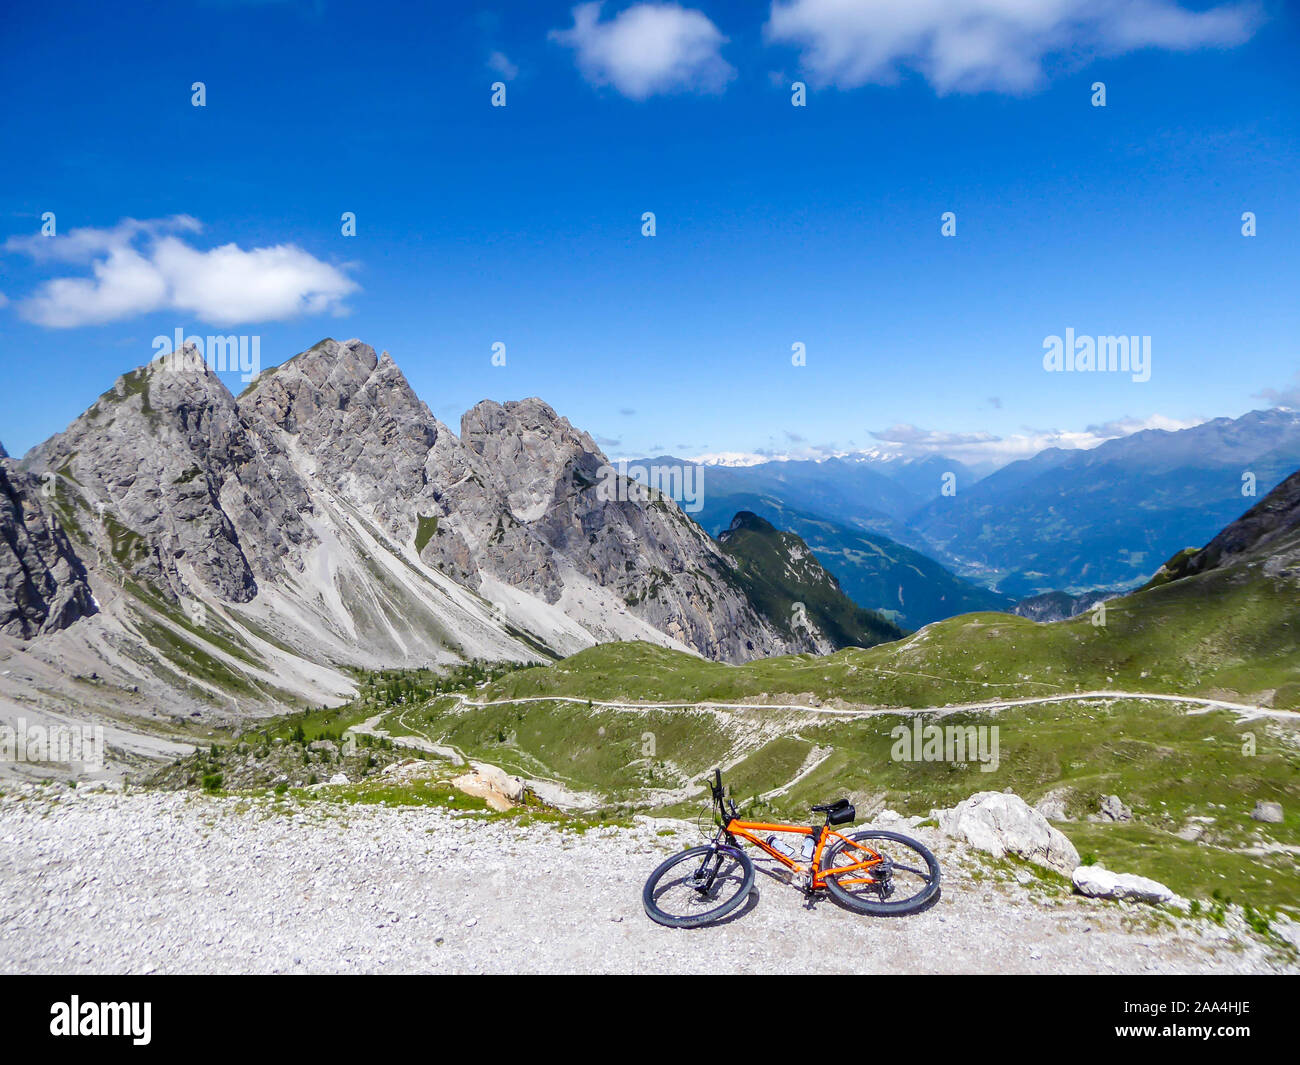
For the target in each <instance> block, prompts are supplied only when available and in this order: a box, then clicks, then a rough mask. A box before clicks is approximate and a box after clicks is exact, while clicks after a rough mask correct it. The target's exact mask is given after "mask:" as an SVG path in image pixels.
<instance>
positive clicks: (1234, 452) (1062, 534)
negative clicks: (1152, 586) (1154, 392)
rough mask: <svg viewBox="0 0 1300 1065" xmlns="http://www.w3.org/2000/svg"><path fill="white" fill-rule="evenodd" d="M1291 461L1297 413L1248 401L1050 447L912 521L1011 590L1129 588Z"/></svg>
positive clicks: (1196, 540) (1299, 449) (1298, 435)
mask: <svg viewBox="0 0 1300 1065" xmlns="http://www.w3.org/2000/svg"><path fill="white" fill-rule="evenodd" d="M1297 468H1300V414H1298V413H1296V412H1294V411H1288V410H1282V409H1276V410H1265V411H1253V412H1251V413H1249V414H1246V415H1243V416H1242V417H1240V418H1237V419H1235V420H1234V419H1229V418H1216V419H1215V420H1214V421H1209V422H1204V423H1202V424H1201V425H1197V426H1194V427H1192V428H1190V429H1183V430H1179V431H1174V432H1171V431H1167V430H1160V429H1150V430H1146V431H1144V432H1139V433H1134V434H1133V435H1131V436H1126V437H1121V438H1119V439H1116V440H1110V441H1107V442H1106V443H1104V444H1102V445H1100V446H1099V447H1096V448H1093V449H1092V450H1090V451H1062V450H1060V449H1056V448H1052V449H1049V450H1047V451H1043V452H1041V453H1040V454H1038V455H1035V456H1034V457H1033V458H1031V459H1025V460H1023V461H1021V462H1015V463H1012V464H1011V465H1009V466H1006V467H1004V468H1003V469H1001V470H999V471H998V472H996V473H994V474H992V475H990V476H988V477H986V478H984V479H983V480H981V481H979V482H978V483H976V484H975V485H974V486H973V487H971V488H970V489H969V490H967V491H958V493H957V494H956V495H955V496H952V497H941V498H938V499H935V500H933V501H931V502H930V503H928V504H927V505H926V506H925V507H923V508H922V509H921V510H919V511H918V512H916V513H914V514H913V515H911V516H910V518H909V524H910V525H911V526H912V527H913V528H915V529H916V530H918V531H919V532H920V533H921V535H923V536H924V537H925V539H926V540H927V541H928V542H929V543H930V544H932V545H933V546H934V547H935V549H936V550H937V551H939V552H941V553H942V554H943V555H945V556H947V557H951V558H954V559H957V560H958V561H959V564H960V565H959V571H960V572H963V573H964V574H965V575H967V576H971V575H978V576H979V577H980V578H981V579H983V580H984V581H985V582H988V583H992V584H994V585H995V586H996V587H997V588H998V589H999V590H1001V591H1003V592H1005V593H1007V594H1009V595H1013V596H1017V597H1019V596H1026V595H1033V594H1036V593H1039V592H1044V591H1049V590H1052V589H1060V590H1065V591H1082V590H1085V589H1089V588H1115V587H1125V586H1130V587H1131V586H1133V585H1135V584H1139V583H1141V582H1142V581H1144V580H1146V579H1147V578H1148V577H1150V576H1151V574H1152V573H1154V572H1155V571H1156V569H1157V568H1158V567H1159V566H1160V564H1161V562H1162V561H1163V560H1164V559H1166V558H1168V557H1169V556H1170V555H1172V554H1173V553H1175V552H1176V551H1178V550H1180V549H1182V548H1184V547H1187V546H1189V545H1194V544H1201V543H1204V542H1205V541H1206V540H1207V539H1209V538H1210V537H1211V536H1213V535H1214V534H1215V532H1216V531H1217V530H1218V529H1220V528H1221V527H1222V526H1223V525H1224V524H1226V523H1227V522H1229V521H1231V520H1232V519H1233V518H1234V517H1235V516H1236V515H1237V514H1239V513H1240V511H1241V509H1242V507H1243V506H1249V505H1250V503H1251V500H1252V499H1254V498H1258V497H1262V496H1263V495H1265V494H1266V493H1267V492H1268V491H1270V490H1271V489H1272V488H1274V487H1275V486H1276V485H1277V484H1279V483H1280V482H1281V481H1282V480H1283V479H1284V478H1285V477H1287V476H1288V475H1289V474H1290V473H1292V472H1293V471H1295V470H1296V469H1297ZM1243 487H1246V488H1253V491H1254V495H1244V494H1243Z"/></svg>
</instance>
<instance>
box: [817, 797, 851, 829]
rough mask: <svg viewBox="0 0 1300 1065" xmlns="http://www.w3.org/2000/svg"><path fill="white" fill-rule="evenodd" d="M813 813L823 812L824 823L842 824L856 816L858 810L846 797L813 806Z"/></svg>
mask: <svg viewBox="0 0 1300 1065" xmlns="http://www.w3.org/2000/svg"><path fill="white" fill-rule="evenodd" d="M813 813H818V814H825V815H826V823H827V824H831V825H843V824H847V823H848V822H849V821H852V820H853V819H854V818H855V817H857V816H858V811H857V810H855V809H854V808H853V804H852V803H851V802H849V800H848V799H836V800H835V801H834V802H827V803H821V804H820V805H818V806H814V807H813Z"/></svg>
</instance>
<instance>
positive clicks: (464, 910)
mask: <svg viewBox="0 0 1300 1065" xmlns="http://www.w3.org/2000/svg"><path fill="white" fill-rule="evenodd" d="M915 835H917V836H918V837H919V838H921V839H923V840H924V841H925V842H927V843H928V844H929V845H930V846H931V847H932V848H933V849H934V850H935V852H936V854H937V855H938V856H939V860H940V862H941V863H942V866H943V871H944V877H945V881H944V890H943V896H942V898H941V900H940V902H939V903H938V904H937V905H935V906H934V907H932V908H931V909H930V910H928V911H926V912H925V913H922V914H919V915H914V916H911V917H906V918H894V919H881V918H870V917H862V916H858V915H855V914H852V913H849V912H847V911H845V910H842V909H840V908H839V907H838V906H836V905H835V904H834V903H833V902H832V901H830V900H829V899H820V900H818V901H815V902H812V903H809V901H808V900H807V899H806V898H805V897H804V896H803V895H802V894H800V893H799V892H798V891H797V890H795V889H794V888H792V887H789V886H787V885H785V884H783V883H780V882H778V881H777V880H775V879H774V878H772V877H771V876H767V875H764V874H763V872H762V868H763V866H762V865H761V864H760V873H759V876H758V880H757V889H756V892H755V894H754V896H752V897H751V901H750V904H749V905H748V906H747V907H745V908H744V909H743V910H742V913H741V915H740V916H739V917H737V918H733V919H730V920H728V921H727V922H725V923H723V924H721V925H718V926H714V927H711V928H707V929H701V930H694V931H678V930H672V929H666V928H661V927H659V926H658V925H655V924H653V923H652V922H651V921H650V920H649V919H648V918H646V916H645V915H644V913H643V911H642V909H641V886H642V884H643V883H644V880H645V877H646V875H647V874H648V873H649V872H650V870H651V869H653V868H654V866H655V865H656V864H658V862H659V861H660V860H661V859H662V857H664V856H666V855H668V854H670V853H672V852H673V851H674V850H676V849H677V848H678V847H680V846H682V845H685V844H693V843H695V842H697V841H698V833H697V831H696V829H695V828H694V826H693V825H688V824H686V823H683V822H680V821H658V820H651V819H648V818H641V819H638V821H637V823H636V826H635V827H634V828H632V829H628V830H614V829H591V830H589V831H587V832H586V833H584V834H578V833H575V832H572V831H564V830H560V829H557V828H554V827H552V826H549V825H536V824H534V825H532V826H528V827H521V826H519V825H517V824H515V823H513V822H511V821H508V820H483V819H480V818H478V817H473V816H465V815H458V814H456V813H453V812H448V811H445V810H443V809H439V808H430V807H380V806H342V805H335V804H328V803H324V802H303V803H298V802H291V801H290V802H285V801H281V802H278V803H277V802H275V801H274V800H271V799H252V800H250V799H239V798H233V797H213V796H207V795H202V794H198V793H192V792H191V793H175V792H159V791H144V790H138V791H128V792H116V791H102V790H101V791H88V790H86V789H81V788H79V789H77V790H76V791H73V790H72V789H69V788H66V787H59V788H53V787H48V788H47V787H44V786H31V785H24V786H20V787H18V788H16V789H10V790H7V792H6V794H5V795H4V796H3V797H0V972H6V973H29V972H55V973H64V972H108V973H117V972H133V973H134V972H141V973H152V972H159V973H177V972H223V973H243V972H664V973H678V972H705V971H718V970H721V971H725V972H786V971H795V972H798V971H839V972H905V973H920V972H1036V973H1064V972H1126V973H1127V972H1138V973H1142V972H1206V971H1211V972H1279V971H1291V972H1294V971H1300V970H1298V969H1297V967H1296V963H1295V961H1294V955H1290V956H1283V955H1281V954H1279V953H1278V952H1277V951H1276V950H1275V949H1273V948H1272V947H1270V946H1269V945H1268V944H1266V943H1264V942H1262V941H1260V940H1259V939H1258V938H1256V937H1255V936H1253V934H1251V933H1249V932H1247V931H1245V930H1244V927H1243V926H1241V925H1240V923H1239V922H1235V921H1230V922H1229V927H1228V928H1220V927H1218V926H1215V925H1213V924H1211V923H1210V922H1208V921H1207V920H1205V919H1203V918H1200V919H1190V918H1188V919H1182V918H1169V917H1158V918H1153V916H1152V911H1151V910H1149V909H1147V908H1144V907H1141V906H1137V905H1129V904H1115V903H1105V902H1099V901H1094V900H1088V899H1083V898H1079V897H1076V896H1071V895H1067V894H1065V893H1064V892H1062V891H1055V892H1054V893H1049V894H1046V895H1045V894H1044V893H1043V889H1041V888H1040V887H1039V886H1038V885H1039V881H1037V880H1033V879H1030V878H1029V877H1027V876H1026V875H1025V874H1023V873H1021V874H1020V876H1021V878H1022V879H1025V880H1027V881H1029V882H1028V883H1027V884H1021V883H1019V882H1018V881H1017V880H1016V878H1015V874H1014V872H1002V873H996V872H990V867H989V866H987V865H986V864H985V862H984V861H983V859H982V858H981V857H980V856H978V855H974V854H971V853H969V852H967V851H965V850H964V848H960V847H958V846H957V845H956V844H950V843H948V842H947V841H944V840H940V839H937V838H936V837H935V835H934V833H933V832H931V831H928V830H926V829H918V830H916V831H915ZM996 876H1001V877H1003V879H1000V880H999V879H995V878H994V877H996ZM1234 926H1235V927H1234Z"/></svg>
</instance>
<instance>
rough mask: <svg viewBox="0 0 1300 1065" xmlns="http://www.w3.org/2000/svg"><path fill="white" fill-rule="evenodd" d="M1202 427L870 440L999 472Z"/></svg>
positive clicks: (927, 433) (914, 430)
mask: <svg viewBox="0 0 1300 1065" xmlns="http://www.w3.org/2000/svg"><path fill="white" fill-rule="evenodd" d="M1202 421H1204V419H1203V418H1191V419H1179V418H1169V417H1166V416H1165V415H1163V414H1153V415H1151V417H1149V418H1118V419H1115V420H1114V421H1109V422H1104V423H1102V424H1100V425H1089V426H1087V427H1086V428H1084V429H1031V428H1026V429H1024V430H1023V431H1022V432H1019V433H1011V434H1008V435H1006V436H998V435H996V434H994V433H989V432H973V433H945V432H939V431H937V430H932V429H921V428H918V427H917V426H915V425H906V424H904V425H895V426H891V427H890V428H888V429H882V430H880V431H878V432H873V433H872V434H871V435H872V436H873V437H875V438H876V439H877V440H879V441H881V442H882V443H883V444H885V445H886V446H889V447H891V448H897V449H898V451H899V452H900V453H901V454H904V455H912V456H923V455H946V456H948V457H950V458H954V459H959V460H960V461H962V462H964V463H967V464H968V465H971V466H1002V465H1005V464H1006V463H1008V462H1015V461H1016V460H1017V459H1027V458H1030V457H1032V456H1034V455H1036V454H1038V452H1040V451H1042V450H1044V449H1045V448H1049V447H1059V448H1064V449H1066V450H1075V449H1077V450H1083V451H1087V450H1090V449H1092V448H1094V447H1097V446H1098V445H1100V444H1104V443H1105V442H1106V441H1107V440H1114V439H1116V438H1117V437H1121V436H1130V435H1132V434H1133V433H1137V432H1141V431H1142V430H1144V429H1167V430H1170V431H1174V430H1178V429H1190V428H1191V427H1192V426H1194V425H1200V424H1201V422H1202Z"/></svg>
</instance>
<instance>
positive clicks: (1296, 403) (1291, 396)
mask: <svg viewBox="0 0 1300 1065" xmlns="http://www.w3.org/2000/svg"><path fill="white" fill-rule="evenodd" d="M1254 398H1255V399H1262V400H1266V401H1267V402H1268V403H1269V404H1270V405H1271V406H1274V407H1286V408H1287V409H1288V410H1300V373H1298V374H1296V375H1295V377H1294V378H1292V381H1291V384H1289V385H1287V386H1285V387H1284V388H1265V389H1262V390H1261V391H1259V392H1256V393H1255V396H1254Z"/></svg>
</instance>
